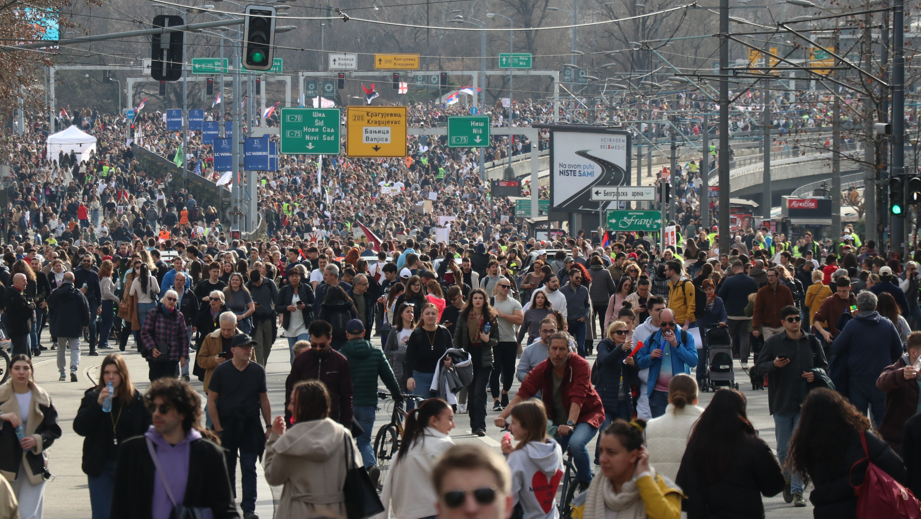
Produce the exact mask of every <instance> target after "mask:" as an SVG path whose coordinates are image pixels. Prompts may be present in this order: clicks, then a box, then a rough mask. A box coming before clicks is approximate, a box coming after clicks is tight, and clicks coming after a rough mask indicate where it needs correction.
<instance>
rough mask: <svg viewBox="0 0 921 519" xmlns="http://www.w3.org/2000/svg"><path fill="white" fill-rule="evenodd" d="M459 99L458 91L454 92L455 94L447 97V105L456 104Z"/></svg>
mask: <svg viewBox="0 0 921 519" xmlns="http://www.w3.org/2000/svg"><path fill="white" fill-rule="evenodd" d="M457 101H458V99H457V92H454V93H453V94H451V95H449V96H448V98H447V99H445V105H453V104H456V103H457Z"/></svg>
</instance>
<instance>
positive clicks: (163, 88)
mask: <svg viewBox="0 0 921 519" xmlns="http://www.w3.org/2000/svg"><path fill="white" fill-rule="evenodd" d="M160 95H161V96H165V95H166V81H160Z"/></svg>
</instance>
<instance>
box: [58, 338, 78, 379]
mask: <svg viewBox="0 0 921 519" xmlns="http://www.w3.org/2000/svg"><path fill="white" fill-rule="evenodd" d="M67 350H70V372H71V373H76V372H77V370H78V369H80V338H79V337H58V371H59V372H61V374H62V375H63V374H64V371H65V370H64V368H65V360H66V359H65V358H64V357H65V355H67Z"/></svg>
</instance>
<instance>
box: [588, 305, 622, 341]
mask: <svg viewBox="0 0 921 519" xmlns="http://www.w3.org/2000/svg"><path fill="white" fill-rule="evenodd" d="M592 308H593V309H594V310H595V317H597V318H598V328H599V329H600V330H601V334H600V335H598V338H599V341H598V342H601V341H603V340H604V338H605V337H607V336H608V333H607V332H608V331H607V330H605V329H604V314H606V313H607V312H608V302H607V301H605V302H604V304H597V305H596V304H592ZM614 317H615V319H616V318H617V316H616V315H615V316H614ZM592 326H595V321H594V318H593V320H592Z"/></svg>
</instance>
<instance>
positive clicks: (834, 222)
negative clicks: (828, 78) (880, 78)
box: [831, 22, 842, 243]
mask: <svg viewBox="0 0 921 519" xmlns="http://www.w3.org/2000/svg"><path fill="white" fill-rule="evenodd" d="M837 26H838V24H837V22H836V23H835V54H836V55H838V52H839V51H840V49H839V47H840V46H841V45H840V37H839V35H838V31H837V28H838V27H837ZM839 99H840V96H838V95H835V99H834V103H835V104H834V105H833V106H832V116H831V117H832V120H831V169H832V174H831V232H833V233H836V234H835V238H834V241H835V243H837V242H838V241H839V238H838V237H839V236H841V234H842V232H841V103H840V101H839Z"/></svg>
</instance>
